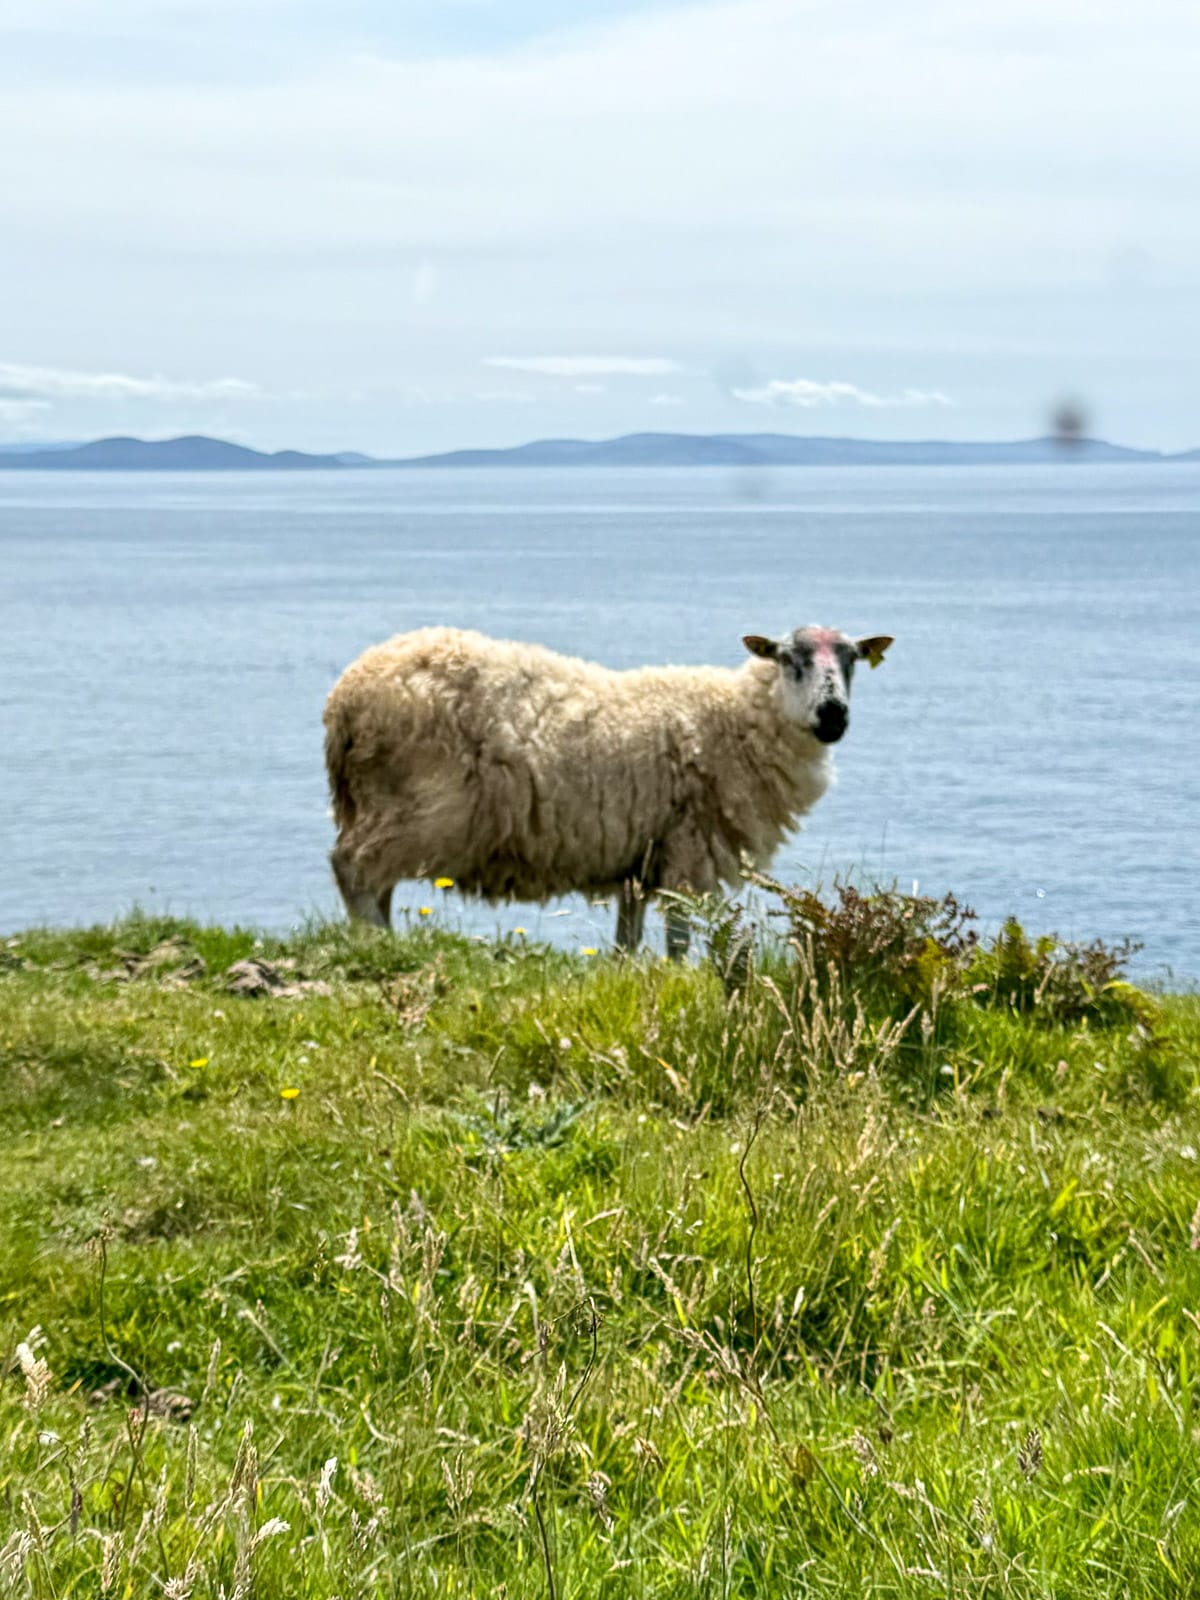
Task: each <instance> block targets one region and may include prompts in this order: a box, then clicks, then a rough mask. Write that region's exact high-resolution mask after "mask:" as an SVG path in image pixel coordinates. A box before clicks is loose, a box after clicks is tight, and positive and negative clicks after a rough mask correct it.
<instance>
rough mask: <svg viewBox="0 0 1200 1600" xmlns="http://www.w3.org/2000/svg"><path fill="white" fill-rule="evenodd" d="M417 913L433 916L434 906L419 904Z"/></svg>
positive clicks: (420, 915)
mask: <svg viewBox="0 0 1200 1600" xmlns="http://www.w3.org/2000/svg"><path fill="white" fill-rule="evenodd" d="M417 915H418V916H419V917H431V916H432V915H433V907H432V906H418V907H417Z"/></svg>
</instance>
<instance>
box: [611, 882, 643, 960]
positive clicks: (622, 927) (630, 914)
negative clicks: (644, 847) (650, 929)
mask: <svg viewBox="0 0 1200 1600" xmlns="http://www.w3.org/2000/svg"><path fill="white" fill-rule="evenodd" d="M645 925H646V897H645V895H644V894H643V893H642V890H641V888H640V887H639V886H638V885H637V884H635V883H634V882H633V880H632V879H628V880H627V881H626V882H625V883H623V884H622V885H621V894H620V899H619V902H618V904H617V949H618V950H628V951H629V952H630V954H632V953H633V951H635V950H636V949H637V947H638V945H639V944H641V942H642V930H643V928H644V927H645Z"/></svg>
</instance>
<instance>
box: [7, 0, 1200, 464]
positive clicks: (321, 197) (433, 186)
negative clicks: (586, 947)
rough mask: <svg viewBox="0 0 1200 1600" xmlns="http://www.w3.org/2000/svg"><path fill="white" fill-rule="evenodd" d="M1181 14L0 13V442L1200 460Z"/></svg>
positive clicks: (350, 5) (573, 9)
mask: <svg viewBox="0 0 1200 1600" xmlns="http://www.w3.org/2000/svg"><path fill="white" fill-rule="evenodd" d="M1198 83H1200V6H1198V5H1196V4H1195V0H1142V3H1141V4H1139V5H1136V6H1134V5H1130V4H1129V0H970V3H969V4H964V3H963V0H907V3H906V4H905V5H903V6H900V5H897V4H896V3H895V0H713V3H707V4H693V3H683V4H668V3H654V0H621V3H614V0H0V440H4V439H7V440H29V439H83V438H91V437H97V436H100V435H104V434H113V433H136V434H140V435H143V436H146V437H166V436H170V435H173V434H177V433H184V432H206V433H215V434H219V435H222V436H223V437H226V438H231V439H236V440H238V441H240V442H244V443H249V444H254V445H258V446H260V447H263V448H270V449H275V448H282V447H284V446H295V447H298V448H302V449H310V450H344V449H360V450H365V451H370V452H372V453H375V454H382V455H396V456H400V455H412V454H419V453H422V452H425V451H430V450H439V449H447V448H454V447H456V446H469V445H504V444H515V443H519V442H521V441H523V440H527V439H531V438H539V437H546V436H554V437H561V436H572V437H587V438H602V437H606V436H609V435H612V434H617V433H624V432H635V431H645V430H661V429H669V430H671V431H694V432H766V431H780V432H795V433H817V434H843V435H844V434H851V435H857V436H863V437H874V438H957V439H968V438H980V439H982V438H1020V437H1028V436H1030V435H1033V434H1038V433H1042V432H1045V431H1047V428H1048V423H1049V418H1050V416H1051V414H1052V413H1053V410H1054V408H1055V407H1056V405H1058V404H1059V403H1061V402H1063V401H1064V400H1067V399H1070V400H1072V401H1074V402H1075V403H1077V404H1078V405H1080V406H1081V407H1082V408H1083V410H1084V413H1085V415H1086V416H1087V418H1088V419H1089V423H1090V429H1091V431H1093V432H1095V433H1097V434H1100V435H1102V436H1104V437H1107V438H1111V439H1116V440H1119V441H1120V442H1123V443H1128V444H1138V445H1145V446H1154V447H1159V448H1164V449H1185V448H1190V447H1195V446H1200V314H1198V300H1200V205H1197V204H1196V191H1197V174H1198V168H1200V110H1197V103H1198V102H1197V90H1196V85H1197V84H1198Z"/></svg>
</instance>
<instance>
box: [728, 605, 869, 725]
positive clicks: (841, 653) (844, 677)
mask: <svg viewBox="0 0 1200 1600" xmlns="http://www.w3.org/2000/svg"><path fill="white" fill-rule="evenodd" d="M743 643H744V644H745V646H746V649H747V650H749V651H750V652H751V654H752V655H756V656H761V657H762V658H763V659H764V660H766V661H774V662H775V664H776V666H777V667H778V669H779V693H780V698H781V701H782V704H783V709H784V714H785V715H786V716H787V717H789V718H790V719H791V720H792V721H793V722H796V723H799V725H800V726H801V727H802V728H806V729H807V730H808V732H809V733H811V734H812V735H813V737H814V738H816V739H819V740H820V741H821V743H822V744H836V743H837V741H838V740H839V739H840V738H841V737H842V735H843V734H844V733H845V731H846V729H847V727H848V726H849V724H850V683H851V680H852V679H853V677H854V667H855V664H856V663H857V662H859V661H869V662H870V663H871V665H872V666H873V667H876V666H878V665H879V663H880V662H881V661H882V660H883V654H884V651H885V650H886V649H887V647H888V646H889V645H890V644H891V643H892V640H891V639H890V638H889V637H888V636H887V635H886V634H879V635H875V636H872V637H870V638H866V639H851V638H850V637H849V636H848V635H847V634H844V633H838V632H837V630H836V629H834V628H816V627H813V628H797V629H795V631H794V632H792V633H788V634H785V635H784V636H783V638H782V639H764V638H763V637H762V635H761V634H757V633H751V634H748V635H747V636H746V638H745V639H744V640H743Z"/></svg>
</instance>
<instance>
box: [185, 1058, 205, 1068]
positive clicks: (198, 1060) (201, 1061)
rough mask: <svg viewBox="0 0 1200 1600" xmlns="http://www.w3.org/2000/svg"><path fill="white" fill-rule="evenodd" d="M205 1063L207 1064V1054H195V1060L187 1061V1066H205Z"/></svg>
mask: <svg viewBox="0 0 1200 1600" xmlns="http://www.w3.org/2000/svg"><path fill="white" fill-rule="evenodd" d="M207 1065H208V1057H207V1056H197V1057H196V1059H195V1061H189V1062H188V1066H189V1067H206V1066H207Z"/></svg>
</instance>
